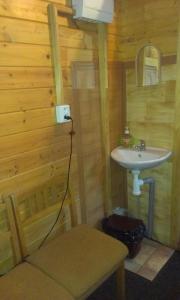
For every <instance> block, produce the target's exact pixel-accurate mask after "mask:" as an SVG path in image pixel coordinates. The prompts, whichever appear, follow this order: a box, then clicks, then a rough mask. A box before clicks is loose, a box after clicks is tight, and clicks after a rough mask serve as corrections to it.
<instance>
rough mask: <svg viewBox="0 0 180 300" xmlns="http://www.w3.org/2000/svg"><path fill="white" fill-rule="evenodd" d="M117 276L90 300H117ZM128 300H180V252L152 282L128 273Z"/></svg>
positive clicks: (89, 299)
mask: <svg viewBox="0 0 180 300" xmlns="http://www.w3.org/2000/svg"><path fill="white" fill-rule="evenodd" d="M115 290H116V284H115V276H114V275H113V276H112V277H111V278H110V279H108V280H107V281H106V282H105V283H104V284H103V285H102V286H101V287H100V288H99V289H98V290H97V291H96V292H95V293H94V294H93V295H91V296H90V297H89V298H88V300H115V299H116V298H115ZM126 299H127V300H180V252H177V251H176V252H175V253H174V254H173V255H172V257H171V258H170V259H169V261H168V262H167V263H166V265H165V266H164V267H163V268H162V269H161V271H160V272H159V274H158V275H157V276H156V278H155V279H154V280H153V281H152V282H151V281H149V280H147V279H145V278H143V277H141V276H138V275H136V274H134V273H131V272H129V271H126Z"/></svg>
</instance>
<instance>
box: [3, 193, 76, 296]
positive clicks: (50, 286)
mask: <svg viewBox="0 0 180 300" xmlns="http://www.w3.org/2000/svg"><path fill="white" fill-rule="evenodd" d="M21 261H22V257H21V253H20V247H19V240H18V233H17V231H16V225H15V219H14V214H13V211H12V205H11V201H10V199H9V198H7V199H5V200H1V202H0V273H1V275H3V276H2V277H0V298H1V299H3V300H24V299H26V300H32V299H33V300H38V299H43V300H52V299H56V300H62V299H63V300H73V299H74V298H73V297H72V295H70V294H69V293H68V292H67V291H66V290H65V289H64V288H63V287H62V286H61V285H60V284H57V283H56V282H55V281H53V280H52V279H51V278H50V277H49V276H47V275H46V274H44V273H43V272H41V271H40V270H38V269H37V268H35V267H33V266H31V265H30V264H28V263H21V264H19V265H17V264H18V263H20V262H21ZM12 268H13V269H12ZM11 269H12V270H11ZM3 273H6V274H5V275H4V274H3Z"/></svg>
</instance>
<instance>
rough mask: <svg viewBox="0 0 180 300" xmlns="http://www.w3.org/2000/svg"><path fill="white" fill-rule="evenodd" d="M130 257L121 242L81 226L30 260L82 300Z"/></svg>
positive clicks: (59, 238)
mask: <svg viewBox="0 0 180 300" xmlns="http://www.w3.org/2000/svg"><path fill="white" fill-rule="evenodd" d="M127 254H128V250H127V248H126V246H125V245H123V244H122V243H121V242H119V241H117V240H115V239H113V238H111V237H109V236H107V235H106V234H104V233H102V232H100V231H98V230H96V229H92V228H90V227H89V226H87V225H79V226H77V227H76V228H74V229H72V230H70V231H69V232H67V233H65V234H63V235H61V236H59V237H57V238H55V239H54V240H52V241H51V242H50V243H49V244H47V245H46V246H44V247H42V248H41V249H40V250H38V251H36V252H35V253H34V254H32V255H31V256H30V257H28V259H27V260H28V261H29V262H30V263H31V264H33V265H34V266H36V267H38V268H39V269H40V270H42V271H44V272H45V273H46V274H48V275H49V276H50V277H51V278H53V279H54V280H55V281H56V282H58V283H60V284H62V285H63V286H64V287H65V288H66V289H67V290H68V291H69V292H70V293H71V294H72V295H73V296H74V297H75V298H76V299H78V298H83V295H84V294H87V291H88V290H91V291H92V290H93V286H97V283H98V282H100V281H102V279H103V278H104V279H106V278H107V275H110V274H111V273H112V272H114V271H115V269H116V268H117V267H118V266H119V265H120V264H121V263H122V261H123V260H124V258H125V257H126V255H127Z"/></svg>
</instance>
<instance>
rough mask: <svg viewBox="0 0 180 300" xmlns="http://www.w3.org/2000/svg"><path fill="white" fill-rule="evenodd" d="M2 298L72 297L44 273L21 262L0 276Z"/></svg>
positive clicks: (61, 299)
mask: <svg viewBox="0 0 180 300" xmlns="http://www.w3.org/2000/svg"><path fill="white" fill-rule="evenodd" d="M0 299H2V300H73V299H74V298H73V297H72V296H71V295H70V294H69V293H68V292H67V291H66V290H65V289H64V288H63V287H61V286H60V285H58V284H57V283H56V282H54V281H53V280H52V279H50V278H49V277H48V276H46V275H45V274H44V273H42V272H41V271H39V270H38V269H36V268H34V267H33V266H31V265H29V264H28V263H23V264H21V265H19V266H17V267H16V268H15V269H13V270H12V271H10V272H9V273H8V274H7V275H5V276H3V277H1V278H0Z"/></svg>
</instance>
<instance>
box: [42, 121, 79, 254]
mask: <svg viewBox="0 0 180 300" xmlns="http://www.w3.org/2000/svg"><path fill="white" fill-rule="evenodd" d="M65 119H66V120H71V131H70V132H69V134H70V138H71V141H70V154H69V163H68V173H67V181H66V190H65V193H64V196H63V200H62V203H61V207H60V209H59V212H58V215H57V217H56V220H55V222H54V224H53V225H52V227H51V229H50V230H49V232H48V233H47V235H46V236H45V238H44V239H43V240H42V242H41V244H40V245H39V249H40V248H41V247H42V246H43V244H44V243H45V241H46V240H47V238H48V237H49V236H50V234H51V232H52V231H53V229H54V227H55V226H56V224H57V222H58V220H59V218H60V217H61V213H62V209H63V205H64V202H65V200H66V197H67V194H68V190H69V179H70V171H71V161H72V151H73V135H74V134H75V132H74V124H73V119H72V118H71V117H69V116H66V117H65Z"/></svg>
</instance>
